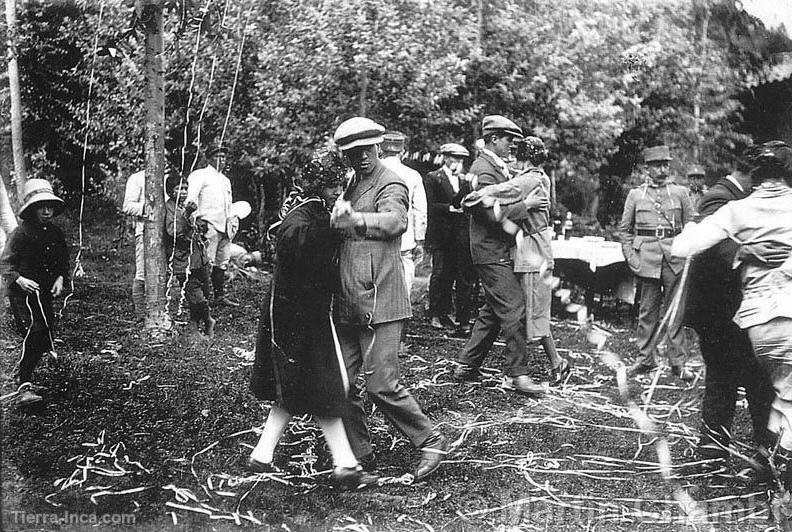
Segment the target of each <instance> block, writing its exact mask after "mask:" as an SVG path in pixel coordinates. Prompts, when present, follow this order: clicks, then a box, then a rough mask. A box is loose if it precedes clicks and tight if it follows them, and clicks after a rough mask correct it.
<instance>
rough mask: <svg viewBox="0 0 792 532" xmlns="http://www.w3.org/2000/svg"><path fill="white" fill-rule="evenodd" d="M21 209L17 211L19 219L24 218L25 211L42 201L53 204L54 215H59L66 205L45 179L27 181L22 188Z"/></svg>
mask: <svg viewBox="0 0 792 532" xmlns="http://www.w3.org/2000/svg"><path fill="white" fill-rule="evenodd" d="M23 191H24V192H23V194H22V207H21V208H20V209H19V217H20V218H24V217H25V211H27V209H28V208H29V207H31V206H32V205H34V204H36V203H40V202H42V201H51V202H53V203H55V214H60V213H62V212H63V209H65V208H66V204H65V203H63V200H62V199H60V198H59V197H58V196H56V195H55V193H54V192H53V191H52V185H51V184H50V182H49V181H47V180H46V179H28V180H27V182H26V183H25V186H24V188H23Z"/></svg>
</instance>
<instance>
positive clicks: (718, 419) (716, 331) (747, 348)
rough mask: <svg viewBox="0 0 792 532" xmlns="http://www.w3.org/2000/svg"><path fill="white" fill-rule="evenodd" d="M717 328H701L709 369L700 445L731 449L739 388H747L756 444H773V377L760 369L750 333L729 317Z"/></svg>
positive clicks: (700, 340) (702, 350)
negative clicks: (770, 429) (769, 427)
mask: <svg viewBox="0 0 792 532" xmlns="http://www.w3.org/2000/svg"><path fill="white" fill-rule="evenodd" d="M718 325H719V326H715V327H700V329H701V330H700V331H699V332H698V334H699V343H700V345H701V356H702V357H703V358H704V364H705V365H706V368H707V375H706V379H705V383H704V398H703V400H702V403H701V440H700V442H699V446H701V445H702V444H707V443H710V442H712V441H717V442H718V443H720V444H722V445H725V446H728V445H729V442H730V441H731V437H730V435H729V434H730V431H731V425H732V420H733V419H734V410H735V403H736V401H737V388H738V387H739V386H742V387H744V388H745V396H746V399H748V409H749V411H750V413H751V421H752V424H753V435H754V441H755V442H756V443H757V444H760V445H768V444H770V443H771V441H770V436H769V434H768V432H767V421H768V417H769V415H770V405H771V404H772V403H773V399H774V397H775V393H774V392H773V383H772V382H771V381H770V377H769V376H768V375H767V373H766V372H765V371H764V370H763V369H762V368H761V367H760V366H759V361H758V360H757V358H756V357H755V356H754V354H753V349H752V347H751V342H750V340H749V339H748V334H747V333H746V332H745V331H743V330H742V329H740V328H739V327H737V325H736V324H735V323H734V322H732V321H731V320H730V319H729V318H728V317H726V316H724V323H723V324H718ZM723 453H726V451H721V452H720V453H718V452H717V451H716V453H715V454H716V455H717V454H723Z"/></svg>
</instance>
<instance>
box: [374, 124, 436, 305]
mask: <svg viewBox="0 0 792 532" xmlns="http://www.w3.org/2000/svg"><path fill="white" fill-rule="evenodd" d="M383 138H384V140H383V142H382V144H381V145H380V149H381V150H382V158H381V161H382V164H384V165H385V167H386V168H388V169H389V170H391V171H393V172H394V173H395V174H396V175H398V176H399V177H400V178H401V179H402V181H404V184H405V185H407V190H408V191H409V196H410V205H409V208H408V210H407V231H405V232H404V234H403V235H402V237H401V256H402V265H403V266H404V280H405V282H406V283H407V293H408V294H410V293H412V286H413V282H414V281H415V265H416V264H419V263H420V262H421V260H422V259H423V254H424V250H423V245H424V238H425V236H426V191H425V190H424V185H423V178H422V177H421V174H419V173H418V172H416V171H415V170H413V169H412V168H410V167H409V166H406V165H405V164H404V163H402V162H401V154H402V153H403V152H404V144H405V141H406V137H405V136H404V134H403V133H400V132H398V131H387V132H385V135H384V136H383Z"/></svg>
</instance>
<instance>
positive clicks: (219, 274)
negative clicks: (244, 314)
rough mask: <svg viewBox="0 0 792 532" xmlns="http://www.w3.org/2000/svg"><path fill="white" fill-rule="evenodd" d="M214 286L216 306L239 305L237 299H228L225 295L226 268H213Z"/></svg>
mask: <svg viewBox="0 0 792 532" xmlns="http://www.w3.org/2000/svg"><path fill="white" fill-rule="evenodd" d="M212 288H213V289H214V303H215V305H216V306H220V305H225V306H228V307H238V306H239V303H238V302H237V301H234V300H232V299H228V298H227V297H226V295H225V270H221V269H220V268H212Z"/></svg>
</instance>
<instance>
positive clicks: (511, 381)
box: [501, 375, 545, 396]
mask: <svg viewBox="0 0 792 532" xmlns="http://www.w3.org/2000/svg"><path fill="white" fill-rule="evenodd" d="M501 388H503V389H504V390H509V391H512V392H517V393H520V394H523V395H533V396H539V395H544V393H545V390H544V387H543V386H542V385H541V384H537V383H535V382H534V381H533V380H532V379H531V377H529V376H528V375H517V376H516V377H508V376H507V377H504V378H503V382H502V383H501Z"/></svg>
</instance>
